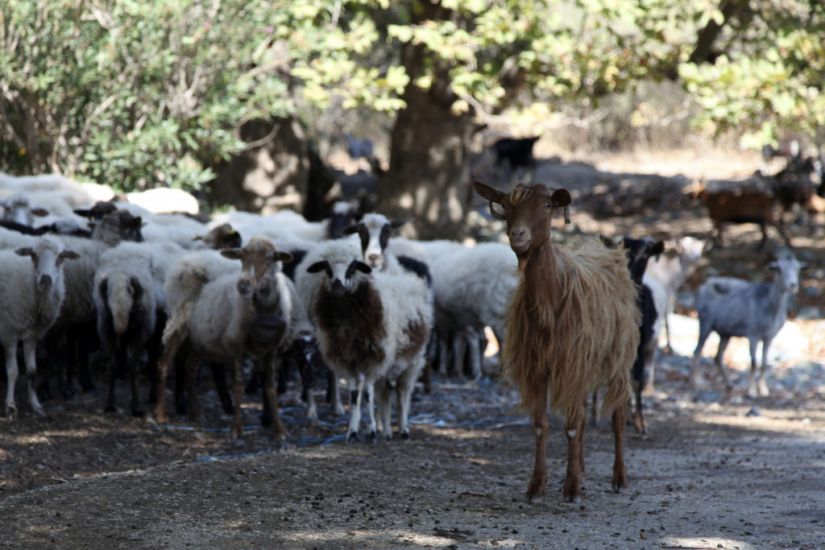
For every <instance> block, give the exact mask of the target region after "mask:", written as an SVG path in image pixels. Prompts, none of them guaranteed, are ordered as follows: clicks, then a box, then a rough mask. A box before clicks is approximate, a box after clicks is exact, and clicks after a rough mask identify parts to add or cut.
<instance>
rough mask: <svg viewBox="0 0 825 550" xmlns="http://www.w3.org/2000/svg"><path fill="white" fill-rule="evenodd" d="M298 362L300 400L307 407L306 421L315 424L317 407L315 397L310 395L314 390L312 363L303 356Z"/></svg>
mask: <svg viewBox="0 0 825 550" xmlns="http://www.w3.org/2000/svg"><path fill="white" fill-rule="evenodd" d="M298 361H299V363H298V373H299V374H300V375H301V399H303V400H304V403H306V406H307V420H309V421H310V422H316V421H317V420H318V407H317V406H316V405H315V396H314V395H313V394H312V390H313V389H314V388H315V373H314V372H313V370H312V362H311V361H307V360H306V358H305V357H303V356H301V357H300V358H299V359H298ZM279 374H280V373H279Z"/></svg>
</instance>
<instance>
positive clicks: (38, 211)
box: [31, 208, 49, 218]
mask: <svg viewBox="0 0 825 550" xmlns="http://www.w3.org/2000/svg"><path fill="white" fill-rule="evenodd" d="M31 213H32V216H37V217H38V218H42V217H44V216H48V215H49V211H48V210H46V209H45V208H32V209H31Z"/></svg>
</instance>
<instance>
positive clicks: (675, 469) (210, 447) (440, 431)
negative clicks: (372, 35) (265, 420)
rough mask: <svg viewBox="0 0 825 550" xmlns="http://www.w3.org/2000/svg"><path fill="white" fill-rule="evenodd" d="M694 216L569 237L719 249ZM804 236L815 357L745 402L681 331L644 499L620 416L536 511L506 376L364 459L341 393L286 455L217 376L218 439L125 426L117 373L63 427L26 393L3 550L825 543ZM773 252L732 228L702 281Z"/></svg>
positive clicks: (202, 429) (555, 435)
mask: <svg viewBox="0 0 825 550" xmlns="http://www.w3.org/2000/svg"><path fill="white" fill-rule="evenodd" d="M546 169H547V170H548V171H549V172H553V171H554V170H556V171H557V170H558V166H556V165H553V166H547V167H546ZM594 185H596V184H594ZM579 192H581V190H579ZM618 196H619V195H617V194H614V195H613V198H614V199H615V200H621V199H619V198H616V197H618ZM688 206H689V208H688V209H686V210H684V211H676V210H673V209H671V210H669V211H668V212H667V214H666V215H663V214H662V212H655V211H652V212H645V211H643V210H642V211H640V212H638V213H635V214H633V215H631V216H623V217H620V218H617V217H608V218H605V217H600V216H596V215H592V214H591V213H590V212H588V211H582V210H580V211H574V213H573V216H574V223H575V227H573V228H569V230H568V232H569V233H570V234H576V233H579V232H585V233H595V232H601V233H606V234H614V233H620V232H632V233H636V234H638V233H639V231H638V229H639V228H640V227H645V228H648V230H649V231H652V230H651V229H650V228H657V227H658V228H660V229H661V230H662V234H663V235H664V234H670V235H676V234H681V233H692V234H706V233H707V231H708V229H709V224H707V222H706V220H704V219H703V217H702V216H701V215H699V214H697V212H698V211H697V210H696V206H695V205H693V206H690V205H688ZM794 239H795V243H797V244H798V246H799V250H798V254H800V256H801V257H803V259H805V260H806V261H808V262H809V263H811V264H812V266H811V269H810V270H809V271H808V272H807V274H806V275H805V276H804V277H803V281H802V287H803V288H802V291H801V292H800V295H799V296H798V297H797V300H796V306H795V310H794V311H795V312H799V311H802V310H803V309H804V308H807V310H805V311H807V314H806V315H804V316H802V315H800V316H798V317H797V318H796V319H794V323H795V325H794V326H796V327H798V332H799V334H801V336H800V338H801V340H800V341H801V342H804V344H800V345H801V346H802V349H801V350H799V351H800V352H799V354H797V355H796V356H794V357H789V358H787V359H783V360H780V361H779V362H778V363H777V364H776V365H775V366H774V371H773V373H772V375H771V377H770V379H769V382H770V385H771V387H772V390H773V393H772V395H771V397H769V398H760V399H757V400H750V399H746V398H744V397H743V395H742V394H743V392H744V387H745V376H746V371H745V368H746V364H747V362H746V361H743V360H742V359H741V354H739V353H736V346H735V345H733V344H732V346H731V351H730V352H729V355H731V357H732V359H731V361H730V366H731V368H732V369H733V373H734V380H735V382H736V384H737V389H738V390H737V395H736V396H735V397H734V399H733V400H731V402H729V403H727V404H720V403H719V397H720V394H719V392H718V391H715V390H714V388H718V387H719V384H718V380H716V379H715V376H714V373H713V372H712V371H711V369H710V368H707V369H706V371H707V373H708V379H709V383H710V389H708V390H707V391H704V392H700V393H698V394H696V393H694V392H691V391H689V389H688V384H687V372H688V371H687V365H688V362H689V360H688V358H687V357H686V356H685V355H684V353H685V352H684V351H680V350H684V349H685V347H686V346H688V347H689V346H690V345H691V343H690V339H691V338H694V336H692V335H689V334H677V335H676V339H677V340H680V341H678V342H676V343H677V344H680V345H676V346H674V347H675V349H676V350H677V352H680V353H682V355H671V356H662V358H661V361H660V364H659V367H657V372H656V381H657V382H656V391H654V392H653V394H652V395H650V396H649V397H648V400H647V412H646V415H647V419H648V423H649V427H650V433H649V435H648V436H646V437H641V436H638V435H635V434H633V429H632V427H628V432H627V433H628V434H629V436H628V438H627V440H626V460H627V465H628V474H629V478H630V487H629V489H628V490H626V491H624V492H622V493H620V494H614V493H612V492H611V491H610V472H611V465H612V457H613V453H612V432H611V430H610V429H609V426H608V425H607V424H606V422H605V421H601V422H600V423H599V424H598V425H597V426H595V427H590V428H588V431H587V436H586V439H585V454H586V461H587V475H586V478H585V486H584V498H583V499H582V501H581V502H579V503H576V504H569V503H566V502H564V501H563V499H562V495H561V485H562V481H563V478H564V468H565V464H566V462H565V460H566V445H565V443H564V438H563V437H562V435H561V419H560V418H557V417H553V418H552V421H551V439H550V452H549V469H550V483H549V487H548V491H547V496H545V497H543V498H541V499H537V500H535V501H533V502H528V501H527V500H526V498H525V496H524V494H525V490H526V487H527V481H528V479H529V476H530V469H531V467H532V457H533V435H532V430H531V429H530V428H529V425H528V423H527V417H526V416H525V415H524V414H523V412H521V411H520V410H519V408H518V395H517V393H516V392H515V391H514V390H513V389H512V388H511V387H509V386H508V385H507V384H506V382H504V381H501V380H499V379H498V378H497V376H495V372H496V367H495V365H494V364H491V365H489V372H491V373H493V376H492V377H485V378H483V379H482V380H480V381H462V380H459V379H448V378H441V377H438V378H436V383H435V387H434V390H433V393H432V394H430V395H425V394H423V392H421V391H418V392H417V394H416V400H415V402H414V404H413V415H414V416H413V419H412V421H413V438H412V440H410V441H400V440H394V441H391V442H382V443H376V444H371V443H356V444H351V445H346V444H345V443H344V442H343V437H342V434H343V432H344V430H345V424H344V420H343V419H340V418H335V417H334V415H333V414H332V411H331V410H330V407H329V406H327V405H326V404H325V403H323V399H322V393H323V392H322V391H319V401H320V406H319V412H320V418H321V421H320V422H319V423H318V424H317V425H313V424H310V423H308V422H307V421H306V419H305V413H304V408H303V406H302V405H301V404H299V403H298V402H297V396H296V391H295V390H296V389H297V388H295V387H294V386H295V384H294V383H293V387H291V391H290V392H289V393H287V394H286V395H285V396H284V397H283V400H282V406H283V409H282V410H283V416H284V419H285V421H286V423H287V425H288V429H289V438H288V445H287V446H286V448H282V447H281V446H280V445H276V444H275V443H274V442H273V441H272V439H271V438H270V437H269V434H268V432H267V431H265V430H263V429H261V428H259V427H258V425H257V421H258V414H259V412H260V408H259V406H258V404H257V402H256V400H255V398H253V397H247V400H246V402H245V403H244V412H245V420H246V428H245V433H244V440H243V442H242V443H241V444H239V445H235V444H232V443H230V441H229V439H228V433H227V427H228V425H229V419H228V418H227V417H225V416H223V415H222V414H221V413H220V412H219V407H218V405H217V399H216V397H215V394H214V391H212V390H211V384H210V383H209V380H208V379H207V378H205V379H204V384H203V391H202V395H201V399H202V402H203V403H204V404H205V405H206V406H205V409H206V411H207V418H206V419H205V421H204V423H203V424H202V425H199V426H193V425H191V424H189V423H188V422H187V420H186V419H185V418H182V419H181V418H178V419H173V422H172V424H170V425H168V426H157V425H155V424H154V423H153V422H152V421H151V419H132V418H131V417H129V416H127V413H126V412H125V411H122V412H120V413H118V414H115V415H106V414H104V413H103V412H102V400H103V389H104V387H105V385H104V382H103V379H102V378H99V379H98V380H97V383H98V391H97V392H96V393H91V394H84V395H80V396H77V397H75V398H74V399H72V400H66V401H64V400H52V401H49V402H47V403H45V404H44V405H45V407H46V409H47V411H48V416H47V417H46V418H42V419H41V418H36V417H34V416H32V415H31V413H30V412H29V411H28V408H27V407H26V399H25V396H24V395H22V394H21V395H20V396H19V399H20V403H21V404H22V406H21V413H20V415H19V417H18V418H17V419H16V420H15V421H9V420H7V419H0V518H2V519H0V548H5V547H9V548H18V547H22V548H51V547H54V548H101V547H105V548H185V547H194V548H260V547H269V548H271V547H285V548H364V547H375V548H387V547H397V546H414V547H433V548H439V547H447V548H479V547H482V548H484V547H504V548H603V547H612V548H652V547H656V548H741V549H744V548H822V547H823V546H825V322H824V321H823V311H825V301H824V299H823V292H824V291H825V287H823V284H825V283H824V282H823V281H825V275H823V273H825V272H824V271H823V270H825V252H823V246H825V245H824V244H823V242H822V241H823V239H822V238H821V236H819V237H817V233H815V232H809V231H807V230H806V229H804V228H800V229H798V230H795V234H794ZM756 240H757V235H756V233H755V232H754V231H752V230H751V229H749V228H745V227H743V228H738V229H736V230H734V231H732V232H731V244H730V245H729V246H727V247H725V248H723V249H721V250H715V251H711V252H710V254H709V255H708V257H707V258H706V259H704V260H703V263H702V264H701V266H700V269H699V271H698V273H697V274H696V276H695V277H694V278H693V279H692V280H691V281H690V286H691V287H695V286H696V285H698V284H700V283H701V281H702V280H703V279H704V278H705V277H706V276H708V275H709V274H716V273H719V274H733V275H746V276H749V277H754V276H755V277H760V276H761V274H762V273H763V272H764V271H765V270H764V267H763V264H764V262H765V259H766V253H762V252H759V253H757V252H754V250H753V246H754V244H755V243H756ZM681 312H682V313H686V314H688V315H689V314H690V311H689V310H688V309H682V310H681ZM794 316H795V317H796V315H795V314H794ZM685 319H689V317H686V318H685ZM714 351H715V350H714V349H712V346H708V348H707V349H706V350H705V355H706V356H711V355H712V354H713V353H714ZM125 386H126V384H125V383H123V384H122V386H121V387H120V397H121V404H125V399H126V387H125ZM144 389H145V388H144ZM319 389H321V390H322V389H323V388H319Z"/></svg>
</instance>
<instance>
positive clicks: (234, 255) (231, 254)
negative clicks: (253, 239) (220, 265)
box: [221, 248, 243, 260]
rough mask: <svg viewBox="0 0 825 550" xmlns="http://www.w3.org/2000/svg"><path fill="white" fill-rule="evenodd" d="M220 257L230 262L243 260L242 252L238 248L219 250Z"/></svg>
mask: <svg viewBox="0 0 825 550" xmlns="http://www.w3.org/2000/svg"><path fill="white" fill-rule="evenodd" d="M221 256H223V257H224V258H229V259H230V260H240V259H242V258H243V250H242V249H240V248H224V249H223V250H221Z"/></svg>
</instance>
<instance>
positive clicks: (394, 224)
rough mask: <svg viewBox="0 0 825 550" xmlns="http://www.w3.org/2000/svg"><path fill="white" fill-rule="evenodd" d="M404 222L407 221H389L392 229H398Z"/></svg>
mask: <svg viewBox="0 0 825 550" xmlns="http://www.w3.org/2000/svg"><path fill="white" fill-rule="evenodd" d="M406 223H407V220H394V221H391V222H390V227H392V228H393V229H398V228H399V227H402V226H403V225H404V224H406Z"/></svg>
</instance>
